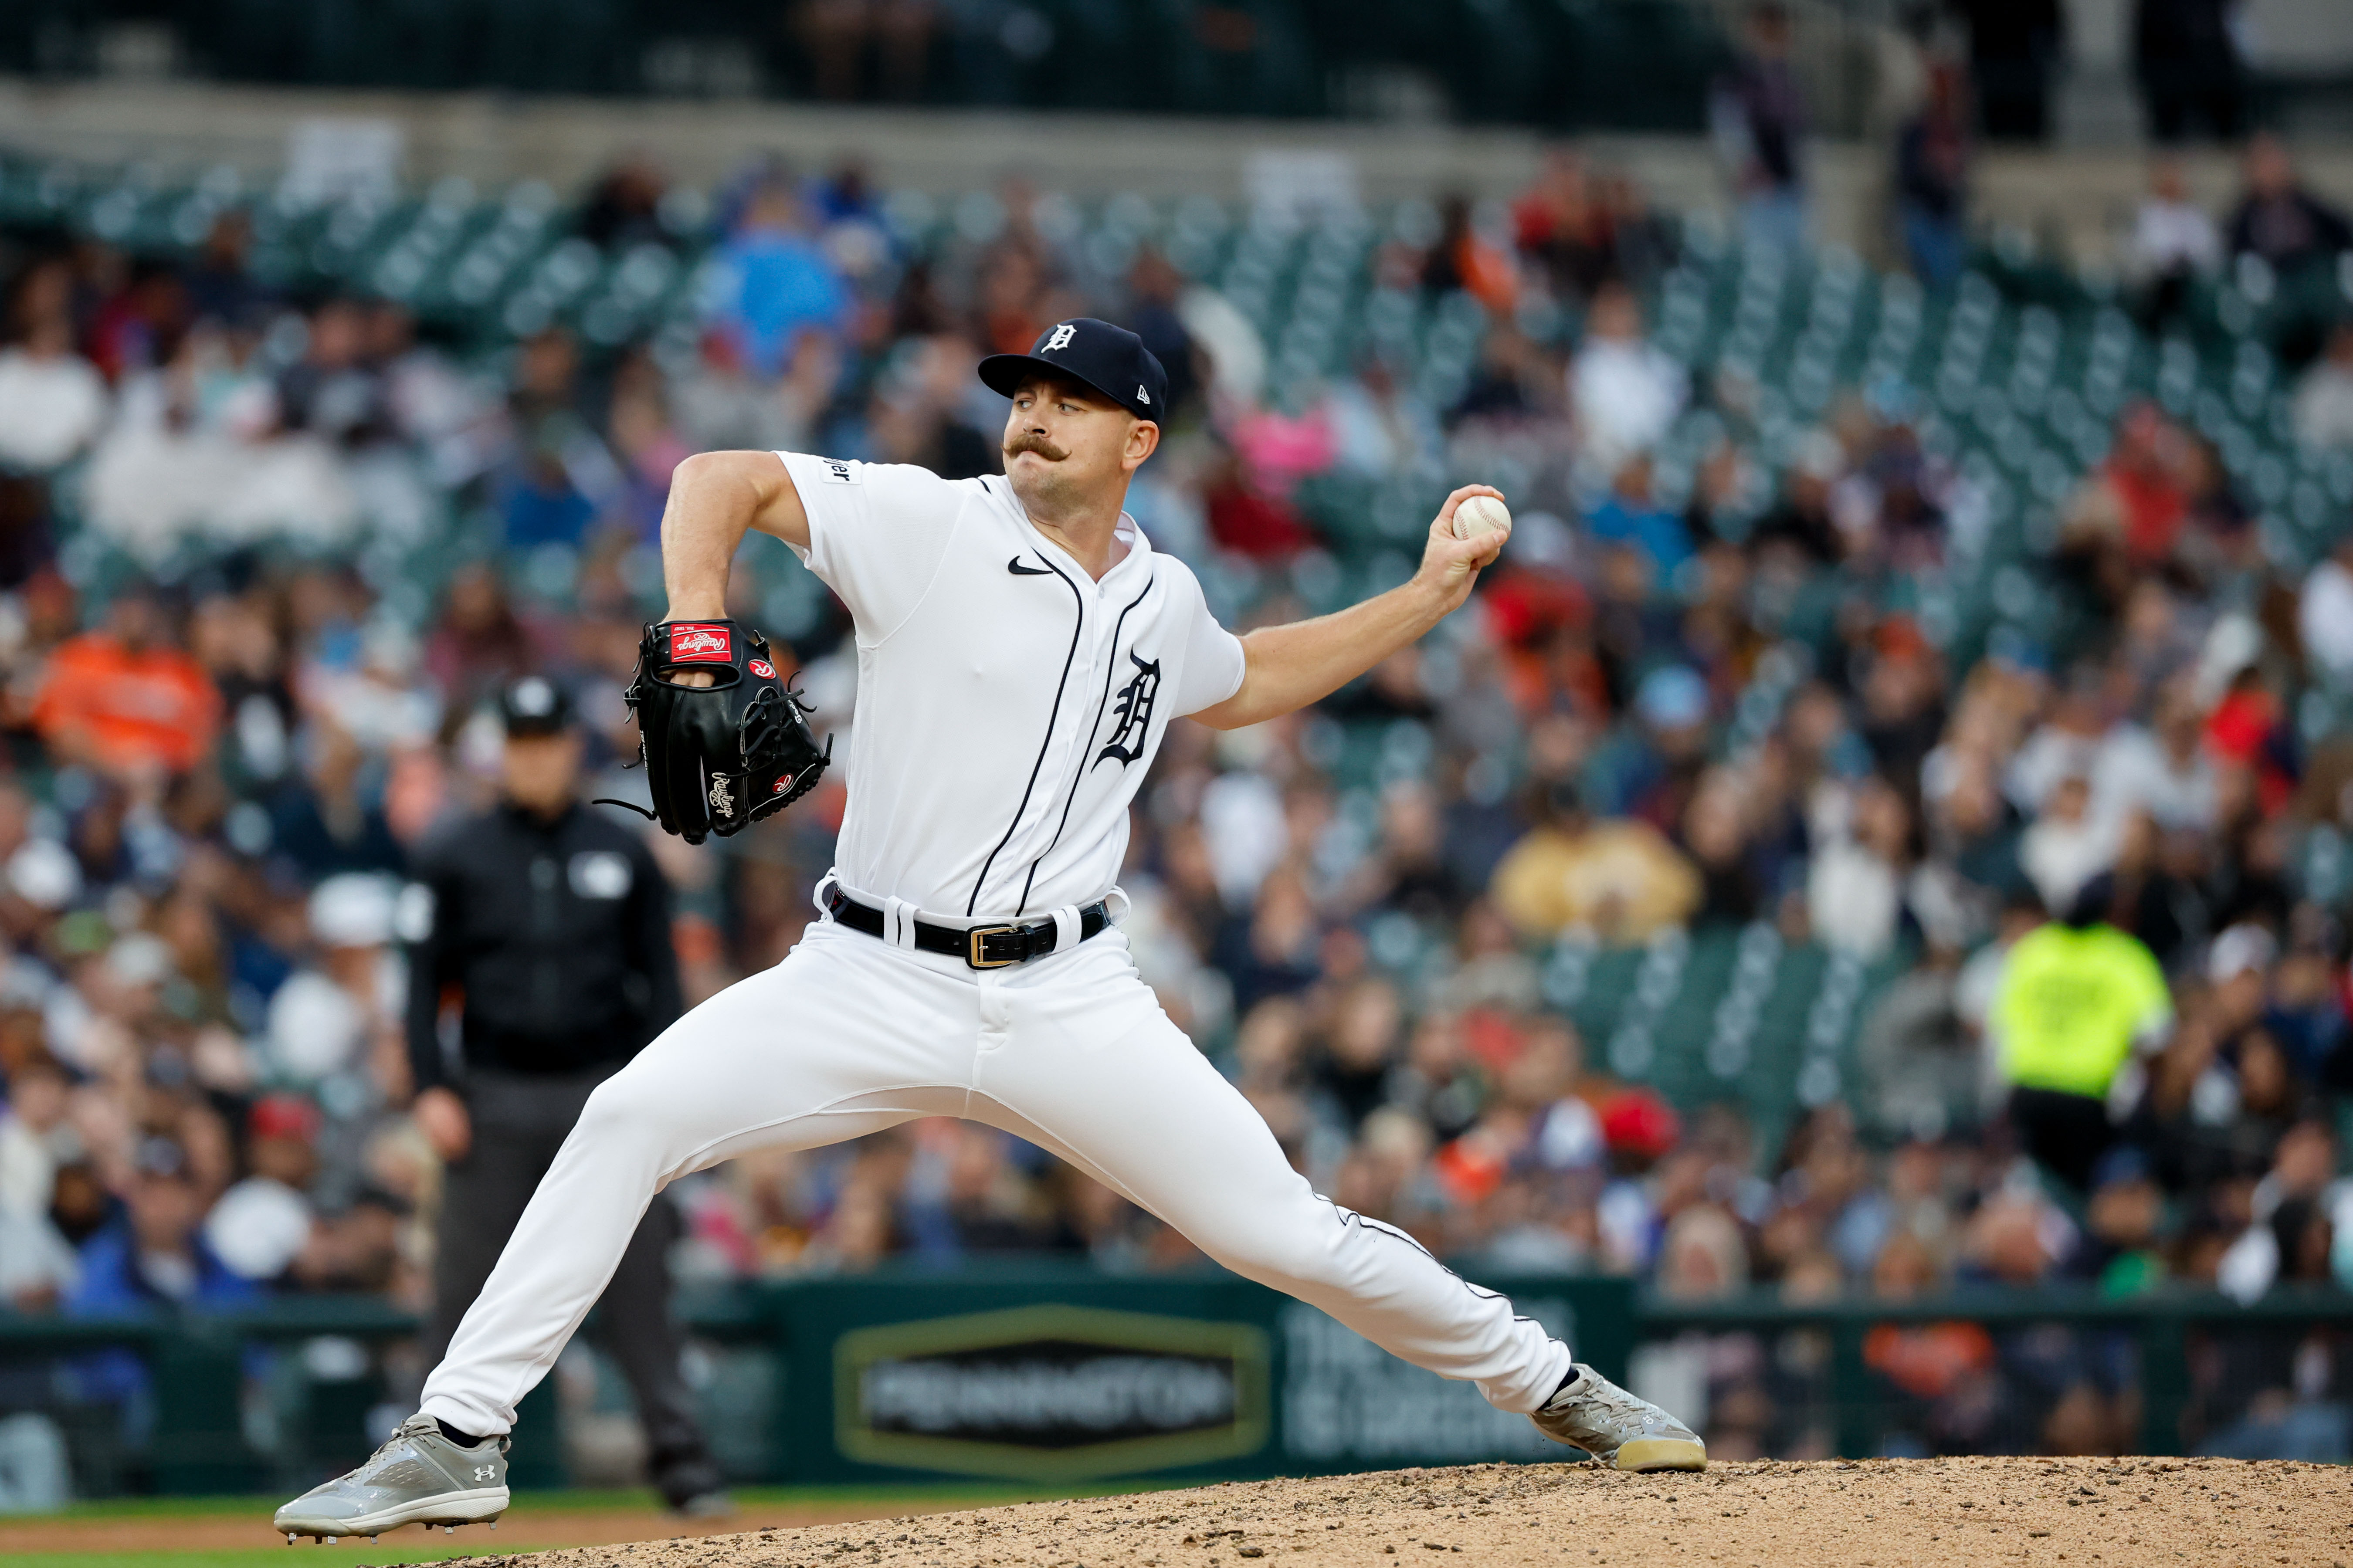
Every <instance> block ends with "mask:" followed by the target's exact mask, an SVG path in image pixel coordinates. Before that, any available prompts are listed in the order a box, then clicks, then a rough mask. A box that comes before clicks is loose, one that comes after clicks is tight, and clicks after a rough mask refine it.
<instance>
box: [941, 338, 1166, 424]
mask: <svg viewBox="0 0 2353 1568" xmlns="http://www.w3.org/2000/svg"><path fill="white" fill-rule="evenodd" d="M1041 370H1042V371H1047V372H1050V373H1051V374H1055V375H1061V376H1068V377H1070V378H1071V380H1073V381H1079V382H1083V383H1084V384H1087V385H1089V386H1092V387H1093V388H1094V389H1095V390H1096V391H1097V392H1100V393H1102V394H1103V395H1104V396H1105V397H1108V398H1110V399H1111V400H1112V401H1113V403H1116V404H1118V405H1120V406H1121V407H1122V408H1124V409H1126V410H1127V411H1128V412H1129V413H1130V414H1133V415H1134V416H1136V417H1137V418H1138V419H1153V420H1157V419H1158V418H1159V417H1160V409H1161V406H1162V405H1164V404H1166V402H1167V401H1168V373H1167V372H1166V370H1165V369H1163V368H1162V366H1161V363H1160V362H1159V361H1158V360H1157V359H1155V358H1154V357H1153V354H1152V351H1151V350H1150V349H1147V348H1145V346H1144V340H1143V339H1142V338H1139V337H1137V336H1136V335H1135V334H1134V332H1131V331H1128V330H1127V329H1126V328H1125V327H1116V326H1113V324H1112V323H1111V322H1109V321H1097V320H1096V319H1095V318H1094V317H1092V316H1073V317H1071V319H1070V320H1069V321H1057V322H1055V323H1054V324H1053V325H1052V326H1050V327H1049V328H1047V329H1046V330H1045V331H1042V332H1040V333H1039V334H1038V342H1036V344H1035V345H1033V346H1032V347H1031V349H1030V350H1029V353H1026V354H990V355H989V356H988V357H987V359H984V360H982V361H981V362H980V379H981V383H982V384H984V385H986V386H987V387H988V388H989V389H990V390H991V391H993V392H1000V393H1003V394H1004V395H1006V396H1008V397H1010V396H1012V395H1014V393H1015V392H1017V391H1018V390H1019V389H1020V386H1021V383H1022V381H1023V379H1024V378H1026V377H1029V376H1032V375H1035V374H1038V373H1039V371H1041Z"/></svg>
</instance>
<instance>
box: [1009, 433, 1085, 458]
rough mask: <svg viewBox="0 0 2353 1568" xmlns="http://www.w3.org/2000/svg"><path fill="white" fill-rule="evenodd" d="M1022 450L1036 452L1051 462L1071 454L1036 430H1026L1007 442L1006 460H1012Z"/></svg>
mask: <svg viewBox="0 0 2353 1568" xmlns="http://www.w3.org/2000/svg"><path fill="white" fill-rule="evenodd" d="M1022 452H1035V453H1037V454H1038V455H1039V457H1041V458H1045V459H1046V460H1047V461H1048V462H1050V463H1059V462H1060V461H1061V460H1062V459H1063V458H1067V457H1069V456H1070V453H1068V452H1066V451H1064V450H1063V449H1062V448H1061V447H1057V446H1055V445H1054V443H1052V442H1051V441H1049V440H1048V439H1046V437H1043V436H1040V435H1039V434H1037V433H1036V432H1034V431H1024V432H1022V433H1021V434H1020V435H1018V436H1016V437H1013V439H1011V440H1010V441H1008V442H1007V443H1005V458H1006V461H1008V462H1011V461H1012V460H1013V458H1015V457H1016V456H1017V455H1018V454H1019V453H1022Z"/></svg>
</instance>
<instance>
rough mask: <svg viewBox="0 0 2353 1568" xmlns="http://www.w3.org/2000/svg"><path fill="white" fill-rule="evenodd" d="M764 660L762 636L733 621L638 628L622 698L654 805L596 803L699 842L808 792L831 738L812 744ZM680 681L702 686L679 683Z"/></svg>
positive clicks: (804, 708)
mask: <svg viewBox="0 0 2353 1568" xmlns="http://www.w3.org/2000/svg"><path fill="white" fill-rule="evenodd" d="M767 655H768V644H767V640H766V639H765V638H764V637H761V636H760V634H759V633H757V632H749V631H744V629H743V628H741V627H739V626H736V625H735V623H734V622H733V621H664V622H661V623H660V624H659V625H655V626H648V627H647V628H646V630H645V636H644V637H643V638H641V639H640V640H639V642H638V671H637V675H636V676H635V678H634V679H631V680H630V682H629V689H628V694H627V697H628V704H629V710H630V711H631V712H632V713H634V714H636V715H637V719H638V761H639V762H640V763H643V764H644V766H645V770H646V783H647V785H648V787H649V789H650V790H651V792H652V795H653V798H654V808H653V810H651V811H647V810H645V808H644V807H642V806H638V805H630V804H629V803H628V801H621V800H615V801H602V802H599V803H598V804H600V805H628V807H629V809H630V810H632V811H635V812H638V813H639V814H640V815H642V816H647V817H649V818H650V819H651V820H653V821H656V822H659V823H660V824H661V825H662V830H663V831H664V832H666V833H675V834H677V835H678V836H679V837H681V838H683V839H685V840H686V841H687V842H688V843H689V844H700V843H702V841H703V839H704V838H705V837H709V836H710V835H712V834H713V833H716V834H718V835H719V836H720V837H727V836H728V835H730V834H733V833H739V832H741V831H742V830H743V829H744V828H745V827H747V826H750V825H751V824H753V823H754V822H757V821H759V820H760V819H761V818H762V817H765V816H771V815H773V814H774V813H776V812H778V811H781V810H783V809H784V808H785V807H786V806H787V805H791V804H792V803H793V802H795V801H797V800H798V799H799V798H800V797H801V796H803V795H807V793H808V792H809V791H810V790H812V789H815V788H816V787H817V782H818V777H819V775H821V774H822V773H824V772H825V769H826V764H827V763H829V762H831V761H832V760H833V740H832V737H830V736H828V737H827V738H826V743H825V746H824V747H823V749H822V750H820V749H819V748H818V743H817V736H816V735H815V734H813V733H812V732H811V731H810V730H809V726H808V719H807V714H808V713H809V711H810V710H809V707H808V704H807V703H806V702H804V701H803V700H801V695H800V693H799V692H797V691H794V690H790V689H787V688H786V686H785V685H784V683H783V682H782V681H780V680H778V679H777V678H776V666H775V665H773V664H771V663H769V662H768V657H767ZM689 675H698V676H701V677H702V678H703V679H708V680H709V681H710V682H711V684H709V685H707V686H704V685H690V684H687V683H686V681H685V679H683V678H684V677H686V676H689Z"/></svg>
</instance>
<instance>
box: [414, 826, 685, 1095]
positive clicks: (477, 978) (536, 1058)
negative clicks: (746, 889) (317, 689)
mask: <svg viewBox="0 0 2353 1568" xmlns="http://www.w3.org/2000/svg"><path fill="white" fill-rule="evenodd" d="M414 869H415V876H416V882H417V886H416V887H414V888H412V889H410V891H409V894H408V896H407V900H406V904H405V905H404V908H403V910H402V914H403V919H404V928H405V929H404V931H403V932H402V934H403V935H404V936H405V937H406V938H407V939H408V942H409V947H408V1061H409V1068H410V1070H411V1071H412V1072H413V1073H414V1074H415V1075H416V1080H417V1088H418V1089H426V1088H428V1087H430V1086H432V1085H435V1084H443V1083H447V1082H448V1081H449V1078H450V1072H449V1065H448V1061H447V1060H446V1058H444V1057H443V1055H442V1046H441V1030H440V1020H441V1012H442V1006H443V1003H444V999H445V997H447V996H448V995H449V994H451V993H452V992H455V993H457V994H459V996H460V997H461V998H462V1007H463V1013H462V1018H463V1023H462V1026H461V1029H460V1035H459V1037H460V1039H461V1041H462V1045H463V1049H464V1053H465V1059H466V1062H467V1064H468V1065H469V1066H472V1067H480V1068H499V1069H501V1070H503V1071H507V1072H517V1073H558V1072H563V1073H568V1072H578V1071H581V1070H583V1069H584V1068H593V1067H596V1066H597V1065H598V1064H600V1063H607V1062H620V1061H626V1060H627V1059H628V1058H630V1057H632V1056H635V1055H636V1054H637V1053H638V1050H639V1049H640V1048H641V1047H644V1046H645V1044H646V1043H647V1042H648V1041H649V1040H651V1039H652V1038H653V1037H655V1036H656V1035H658V1034H659V1033H660V1032H661V1031H662V1030H663V1029H664V1028H666V1027H668V1026H669V1025H670V1021H671V1020H672V1019H674V1018H676V1017H677V1016H679V1013H680V1011H681V997H680V992H679V979H678V954H677V952H675V950H674V949H672V947H671V946H670V886H669V884H668V883H667V882H666V881H664V880H663V878H662V874H661V870H660V868H659V867H658V866H656V865H655V864H654V858H653V856H652V854H651V853H650V852H649V851H648V849H647V848H646V846H645V844H644V842H643V840H641V839H640V838H638V836H637V835H635V834H633V833H631V832H630V831H629V830H628V828H626V827H624V826H621V825H620V824H618V823H617V822H615V821H613V820H612V819H611V818H610V817H607V816H599V815H597V814H596V813H593V812H591V811H589V810H587V809H586V807H584V806H581V805H572V806H569V807H567V808H566V809H565V812H564V815H563V816H558V817H555V818H554V819H553V820H550V819H548V818H546V817H542V816H536V815H534V814H533V813H531V812H527V811H525V810H523V809H522V807H521V806H518V805H513V804H512V803H502V804H501V805H498V806H497V807H495V808H494V809H492V810H491V811H489V812H486V813H484V814H483V815H481V816H476V817H471V818H469V819H468V820H466V821H464V822H462V823H459V825H457V826H454V827H452V828H449V829H448V830H447V831H445V832H442V833H438V834H436V835H435V836H434V837H432V838H431V839H429V840H428V841H427V843H426V844H424V845H423V846H421V847H419V848H418V851H417V857H416V864H415V868H414Z"/></svg>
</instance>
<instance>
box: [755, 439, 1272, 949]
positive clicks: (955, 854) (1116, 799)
mask: <svg viewBox="0 0 2353 1568" xmlns="http://www.w3.org/2000/svg"><path fill="white" fill-rule="evenodd" d="M779 456H780V457H782V458H784V461H785V463H786V467H787V468H788V469H789V470H790V471H791V474H792V478H793V482H794V485H795V487H796V489H797V490H798V491H799V493H800V497H801V500H802V503H803V505H804V507H805V508H806V509H807V514H808V519H809V539H810V543H809V548H808V550H807V552H806V553H805V554H804V556H803V559H804V560H805V561H806V562H807V564H808V566H809V569H810V570H811V571H813V572H815V573H816V574H817V575H818V577H819V578H821V579H822V580H823V581H824V582H825V583H826V584H828V586H830V587H831V588H832V589H833V590H834V592H835V593H837V594H839V595H840V596H841V598H842V601H843V602H844V603H845V604H846V605H848V606H849V610H850V614H851V616H852V617H853V620H854V622H855V626H856V642H857V648H858V710H857V721H856V723H855V724H854V725H853V726H852V727H851V731H850V743H849V755H848V758H847V764H848V766H847V773H848V781H849V808H848V811H847V814H846V816H845V817H844V819H843V822H842V827H841V834H840V837H839V844H838V847H837V850H836V856H837V858H836V862H835V871H836V874H837V876H838V878H839V881H840V882H841V884H842V885H843V886H845V887H846V888H848V889H850V890H851V891H853V892H855V893H857V894H859V895H860V897H862V898H865V899H867V900H871V901H873V902H877V903H887V902H891V901H894V900H895V901H896V902H897V903H898V904H900V905H902V906H904V907H906V908H907V909H909V910H913V911H922V912H923V913H927V914H931V915H934V916H939V917H945V918H948V919H951V920H984V919H1018V918H1020V917H1023V916H1035V915H1038V914H1040V913H1042V912H1044V911H1047V910H1055V909H1058V908H1062V909H1071V908H1076V907H1078V906H1082V905H1085V904H1087V903H1090V902H1092V900H1097V899H1100V898H1102V897H1103V894H1104V892H1105V891H1106V890H1107V889H1109V888H1110V887H1111V886H1112V884H1113V881H1114V880H1115V879H1116V878H1117V876H1118V873H1119V868H1120V862H1121V859H1122V858H1123V857H1124V853H1125V851H1126V847H1127V809H1128V805H1129V803H1130V802H1132V801H1133V800H1134V796H1135V792H1136V788H1137V786H1138V785H1139V784H1141V783H1142V782H1143V779H1144V775H1145V772H1146V770H1147V769H1148V768H1149V767H1150V765H1151V763H1152V758H1153V755H1154V753H1155V752H1156V751H1157V750H1158V748H1159V745H1160V740H1161V737H1162V736H1163V735H1164V734H1166V731H1167V727H1168V721H1170V720H1171V719H1172V718H1174V717H1176V716H1178V715H1180V714H1184V713H1190V712H1195V711H1198V710H1200V709H1203V708H1207V707H1210V706H1212V705H1214V704H1216V703H1218V702H1221V701H1223V700H1225V699H1227V698H1228V697H1229V696H1231V695H1232V694H1233V693H1234V692H1235V691H1236V690H1237V689H1240V684H1241V679H1242V651H1241V645H1240V642H1239V641H1238V640H1236V638H1235V637H1233V635H1232V634H1231V633H1229V632H1228V631H1226V630H1225V629H1224V628H1223V627H1221V626H1219V625H1218V624H1217V622H1216V620H1215V619H1214V618H1212V617H1211V616H1210V615H1209V613H1208V607H1207V605H1205V603H1204V602H1203V599H1202V596H1201V589H1200V584H1198V582H1197V581H1196V580H1195V578H1194V576H1193V574H1192V572H1191V571H1190V569H1188V568H1187V566H1186V565H1185V563H1183V562H1181V561H1178V560H1176V559H1175V558H1174V557H1172V556H1166V555H1162V554H1160V553H1158V552H1155V550H1154V549H1153V548H1152V545H1151V542H1150V541H1148V540H1146V539H1145V537H1144V533H1143V531H1142V530H1140V529H1138V528H1137V527H1136V526H1135V525H1134V521H1132V520H1130V519H1128V518H1126V517H1124V516H1123V517H1122V518H1121V519H1120V522H1119V534H1118V537H1119V539H1120V541H1121V542H1123V543H1124V545H1125V547H1126V553H1125V554H1124V556H1123V557H1122V558H1121V559H1120V561H1119V562H1118V563H1117V564H1115V565H1113V567H1112V568H1111V569H1110V570H1109V571H1108V572H1106V573H1105V574H1103V578H1102V579H1101V580H1100V581H1097V580H1095V579H1093V578H1091V577H1089V576H1088V575H1087V573H1086V571H1085V569H1084V568H1082V566H1080V565H1079V563H1077V562H1076V561H1075V560H1073V559H1072V558H1071V556H1070V555H1069V554H1068V553H1067V552H1064V551H1063V550H1062V549H1061V548H1060V547H1059V546H1058V545H1056V544H1054V543H1053V542H1051V541H1050V540H1049V539H1048V538H1047V537H1046V536H1045V535H1044V534H1042V533H1040V532H1039V531H1038V530H1037V529H1036V528H1035V527H1033V526H1031V524H1030V522H1029V518H1028V516H1027V515H1026V514H1025V513H1024V512H1023V510H1022V509H1021V505H1020V503H1019V501H1018V500H1016V499H1015V498H1014V496H1013V493H1012V491H1011V489H1010V488H1009V487H1008V484H1007V482H1006V480H1005V479H1003V478H1001V477H997V476H989V477H986V478H982V479H958V480H947V479H940V478H939V477H938V476H937V475H934V474H933V473H930V472H929V471H927V470H925V469H923V468H908V467H903V466H898V465H882V464H870V463H855V462H843V461H837V460H834V459H830V458H814V457H807V456H803V455H800V454H797V453H783V454H779Z"/></svg>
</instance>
